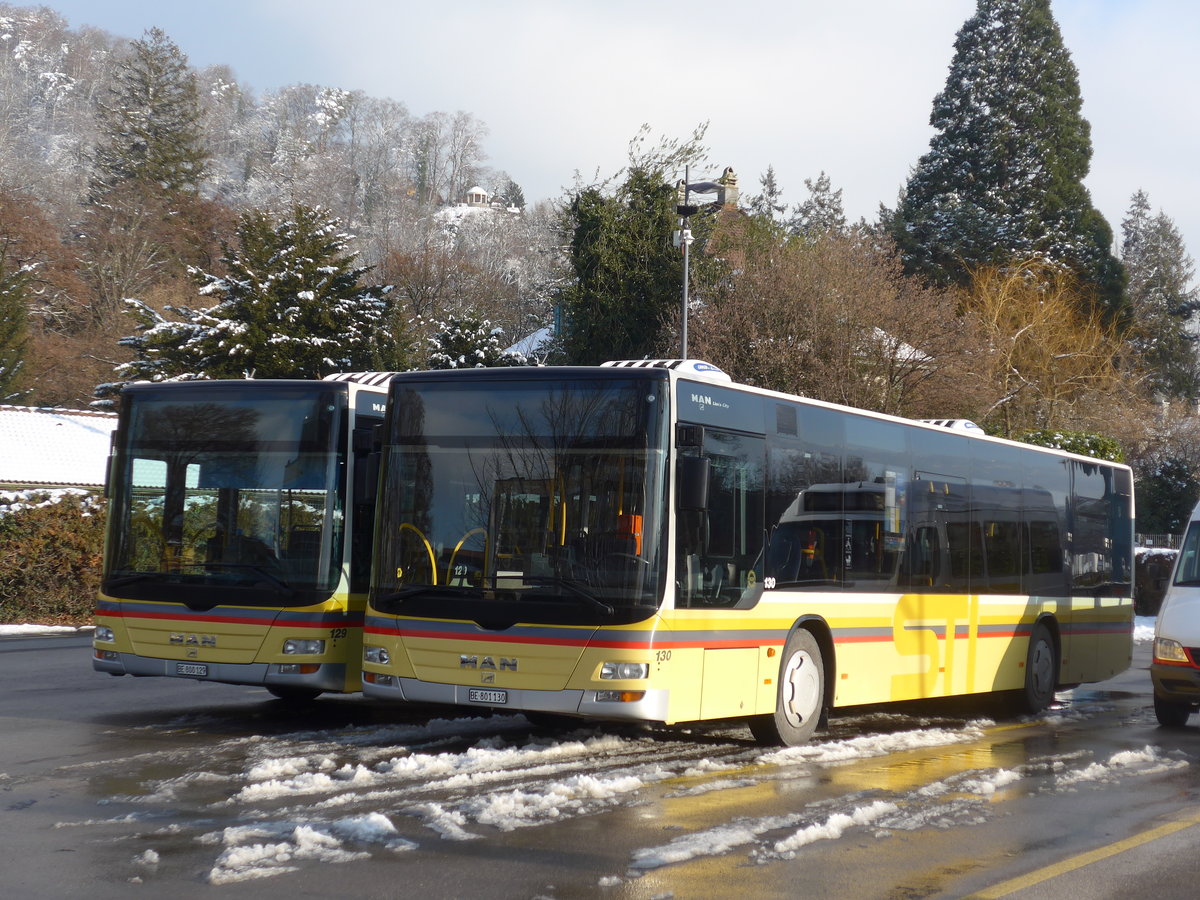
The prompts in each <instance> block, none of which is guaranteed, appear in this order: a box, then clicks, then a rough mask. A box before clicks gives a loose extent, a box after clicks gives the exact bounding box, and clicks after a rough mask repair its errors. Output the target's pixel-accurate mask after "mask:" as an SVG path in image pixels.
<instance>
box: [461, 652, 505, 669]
mask: <svg viewBox="0 0 1200 900" xmlns="http://www.w3.org/2000/svg"><path fill="white" fill-rule="evenodd" d="M458 667H459V668H460V669H484V670H491V671H493V672H495V671H497V670H499V671H501V672H515V671H517V661H516V660H515V659H508V658H507V657H504V656H501V657H500V662H499V664H497V662H496V660H495V659H493V658H492V657H490V656H484V657H479V656H467V655H466V654H465V653H464V654H462V655H460V656H459V657H458Z"/></svg>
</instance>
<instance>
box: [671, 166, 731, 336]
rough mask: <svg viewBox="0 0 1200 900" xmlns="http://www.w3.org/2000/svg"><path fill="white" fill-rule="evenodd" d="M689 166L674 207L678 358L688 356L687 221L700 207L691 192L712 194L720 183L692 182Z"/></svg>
mask: <svg viewBox="0 0 1200 900" xmlns="http://www.w3.org/2000/svg"><path fill="white" fill-rule="evenodd" d="M688 176H689V167H688V166H684V167H683V202H682V203H680V204H679V205H678V206H676V207H675V211H676V212H677V213H679V216H680V220H679V232H678V241H677V246H680V245H682V247H683V307H682V309H681V310H680V314H679V358H680V359H687V358H688V280H689V279H688V262H689V260H688V256H689V252H690V250H691V246H692V227H691V222H690V221H689V220H690V219H691V217H692V216H694V215H695V214H696V213H698V212H699V211H700V207H698V206H693V205H692V204H691V193H692V192H693V191H695V192H696V193H697V194H712V193H716V191H717V190H719V188H720V185H719V184H718V183H717V182H715V181H698V182H696V183H695V184H692V183H691V181H690V179H689V177H688Z"/></svg>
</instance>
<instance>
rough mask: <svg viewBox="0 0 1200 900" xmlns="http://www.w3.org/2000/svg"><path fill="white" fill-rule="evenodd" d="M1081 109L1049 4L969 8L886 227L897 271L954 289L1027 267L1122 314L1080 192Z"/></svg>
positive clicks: (1116, 283)
mask: <svg viewBox="0 0 1200 900" xmlns="http://www.w3.org/2000/svg"><path fill="white" fill-rule="evenodd" d="M1082 104H1083V101H1082V98H1081V96H1080V91H1079V76H1078V72H1077V71H1076V68H1075V65H1074V63H1073V62H1072V61H1071V57H1070V54H1069V53H1068V51H1067V49H1066V47H1065V46H1064V45H1063V40H1062V34H1061V33H1060V31H1059V28H1058V24H1057V23H1056V22H1055V20H1054V16H1053V14H1052V13H1051V11H1050V0H978V5H977V8H976V12H975V14H974V15H973V16H972V17H971V18H970V19H968V20H967V22H966V24H964V25H963V27H962V29H961V30H960V31H959V32H958V36H957V39H956V40H955V45H954V57H953V60H952V61H951V63H950V73H949V76H948V77H947V79H946V86H945V88H944V89H943V90H942V92H941V93H940V94H938V95H937V97H936V98H934V101H933V112H932V114H931V116H930V124H931V125H932V126H933V127H934V129H935V130H936V134H935V135H934V136H933V138H932V139H931V141H930V147H929V152H928V153H926V154H925V155H924V156H922V157H921V159H920V161H919V162H918V163H917V166H916V168H915V169H914V171H913V173H912V175H911V177H910V178H909V181H908V185H907V188H906V191H905V194H904V196H903V198H902V200H901V203H900V206H899V209H898V210H896V213H895V215H894V216H893V217H892V220H891V222H890V227H891V231H892V234H893V237H894V238H895V240H896V242H897V244H898V245H899V246H900V248H901V251H902V252H903V254H904V260H905V266H906V268H907V270H908V271H909V272H914V273H919V274H921V275H923V276H924V277H926V278H928V279H930V280H932V281H934V282H937V283H939V284H950V283H957V284H963V285H966V284H967V283H968V282H969V274H968V273H969V272H970V271H971V270H972V269H974V268H976V267H978V266H980V265H986V264H1001V263H1004V262H1007V261H1009V260H1012V259H1020V260H1028V259H1032V258H1034V257H1039V258H1042V259H1045V260H1047V261H1049V262H1051V263H1054V264H1057V265H1061V266H1064V267H1066V268H1068V269H1070V270H1072V271H1073V272H1074V273H1075V275H1076V276H1077V277H1078V278H1079V279H1080V280H1081V281H1082V282H1083V283H1085V284H1090V285H1094V286H1095V287H1096V289H1097V292H1098V302H1099V303H1100V305H1101V306H1102V308H1104V309H1105V311H1106V312H1107V313H1109V314H1116V313H1121V312H1123V308H1122V307H1123V303H1124V295H1123V288H1124V277H1123V270H1122V268H1121V265H1120V263H1119V262H1118V261H1117V260H1116V259H1115V258H1114V257H1113V255H1112V253H1111V251H1110V249H1109V248H1110V247H1111V245H1112V230H1111V229H1110V227H1109V225H1108V223H1107V222H1106V221H1105V220H1104V217H1103V216H1102V215H1101V214H1100V213H1099V212H1098V211H1097V210H1096V209H1095V207H1094V206H1093V205H1092V200H1091V196H1090V195H1089V193H1088V190H1087V188H1086V187H1085V186H1084V184H1083V180H1084V177H1085V176H1086V175H1087V173H1088V167H1089V165H1090V162H1091V155H1092V145H1091V133H1090V132H1091V129H1090V126H1089V125H1088V122H1087V120H1086V119H1084V118H1083V115H1082Z"/></svg>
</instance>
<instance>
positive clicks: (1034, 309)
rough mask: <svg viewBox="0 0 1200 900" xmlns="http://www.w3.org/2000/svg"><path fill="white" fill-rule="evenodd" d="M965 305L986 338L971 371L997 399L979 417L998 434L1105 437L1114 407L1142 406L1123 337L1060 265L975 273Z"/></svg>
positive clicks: (1037, 262)
mask: <svg viewBox="0 0 1200 900" xmlns="http://www.w3.org/2000/svg"><path fill="white" fill-rule="evenodd" d="M965 305H966V311H967V313H968V315H969V317H971V318H972V319H974V321H975V322H976V323H977V326H978V328H979V330H980V334H981V335H982V337H983V339H984V352H983V353H982V354H981V356H980V357H979V360H978V365H976V366H974V367H973V369H972V371H973V372H974V373H975V377H976V378H977V379H978V380H979V381H980V382H982V386H984V387H985V388H986V389H988V390H990V391H991V392H992V395H993V399H992V400H991V402H990V403H989V404H988V406H987V407H986V408H985V409H984V410H983V411H982V414H981V418H982V419H983V420H984V421H986V422H987V423H988V424H989V425H990V426H991V427H992V428H993V429H995V430H996V431H998V432H999V433H1001V434H1003V435H1006V436H1007V435H1011V434H1015V433H1018V432H1020V431H1024V430H1027V429H1039V428H1076V429H1082V430H1087V429H1088V428H1091V427H1093V426H1098V430H1100V431H1103V432H1105V433H1107V432H1108V431H1109V428H1110V427H1111V423H1112V420H1113V419H1114V418H1117V417H1115V416H1114V415H1113V410H1114V407H1115V406H1119V405H1121V404H1135V403H1137V402H1138V393H1139V391H1140V386H1141V382H1142V378H1141V375H1140V374H1139V373H1138V372H1137V371H1136V370H1135V369H1134V368H1133V365H1132V362H1131V361H1130V360H1128V359H1126V355H1127V349H1128V348H1127V345H1126V344H1125V343H1124V341H1123V340H1122V336H1121V334H1120V333H1119V331H1118V329H1117V327H1116V326H1115V325H1113V324H1112V323H1110V322H1108V321H1106V320H1105V318H1104V317H1103V315H1102V314H1101V313H1100V312H1098V311H1097V305H1096V304H1095V303H1094V302H1093V301H1092V300H1091V299H1090V297H1089V296H1088V295H1087V292H1086V289H1085V288H1083V287H1082V286H1081V284H1080V282H1079V281H1078V280H1077V279H1076V278H1075V277H1074V276H1072V275H1071V274H1070V273H1069V272H1067V271H1065V270H1064V269H1063V268H1061V267H1058V266H1054V265H1053V264H1050V263H1047V262H1044V261H1040V260H1030V261H1026V262H1024V263H1019V264H1015V265H1011V266H1003V267H997V266H987V267H983V268H980V269H977V270H975V271H974V272H972V278H971V290H970V293H969V295H968V296H967V298H966V304H965Z"/></svg>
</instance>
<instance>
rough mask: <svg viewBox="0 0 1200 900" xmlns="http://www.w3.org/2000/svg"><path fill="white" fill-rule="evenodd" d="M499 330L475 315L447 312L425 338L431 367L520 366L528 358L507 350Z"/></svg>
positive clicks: (428, 364) (476, 367)
mask: <svg viewBox="0 0 1200 900" xmlns="http://www.w3.org/2000/svg"><path fill="white" fill-rule="evenodd" d="M501 334H502V332H501V330H500V329H499V328H494V327H492V323H491V322H489V321H488V320H487V319H481V318H479V317H478V316H471V315H467V316H455V315H451V316H448V317H447V318H446V319H445V321H442V322H438V323H437V325H436V326H435V327H434V334H433V336H432V337H430V338H428V342H429V347H430V353H429V359H428V361H427V363H426V365H427V367H428V368H430V369H483V368H488V367H491V366H523V365H525V364H526V362H527V360H526V359H525V357H524V356H523V355H521V354H519V353H509V352H508V351H507V350H505V349H504V345H503V342H502V341H501V340H500V336H501Z"/></svg>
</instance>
